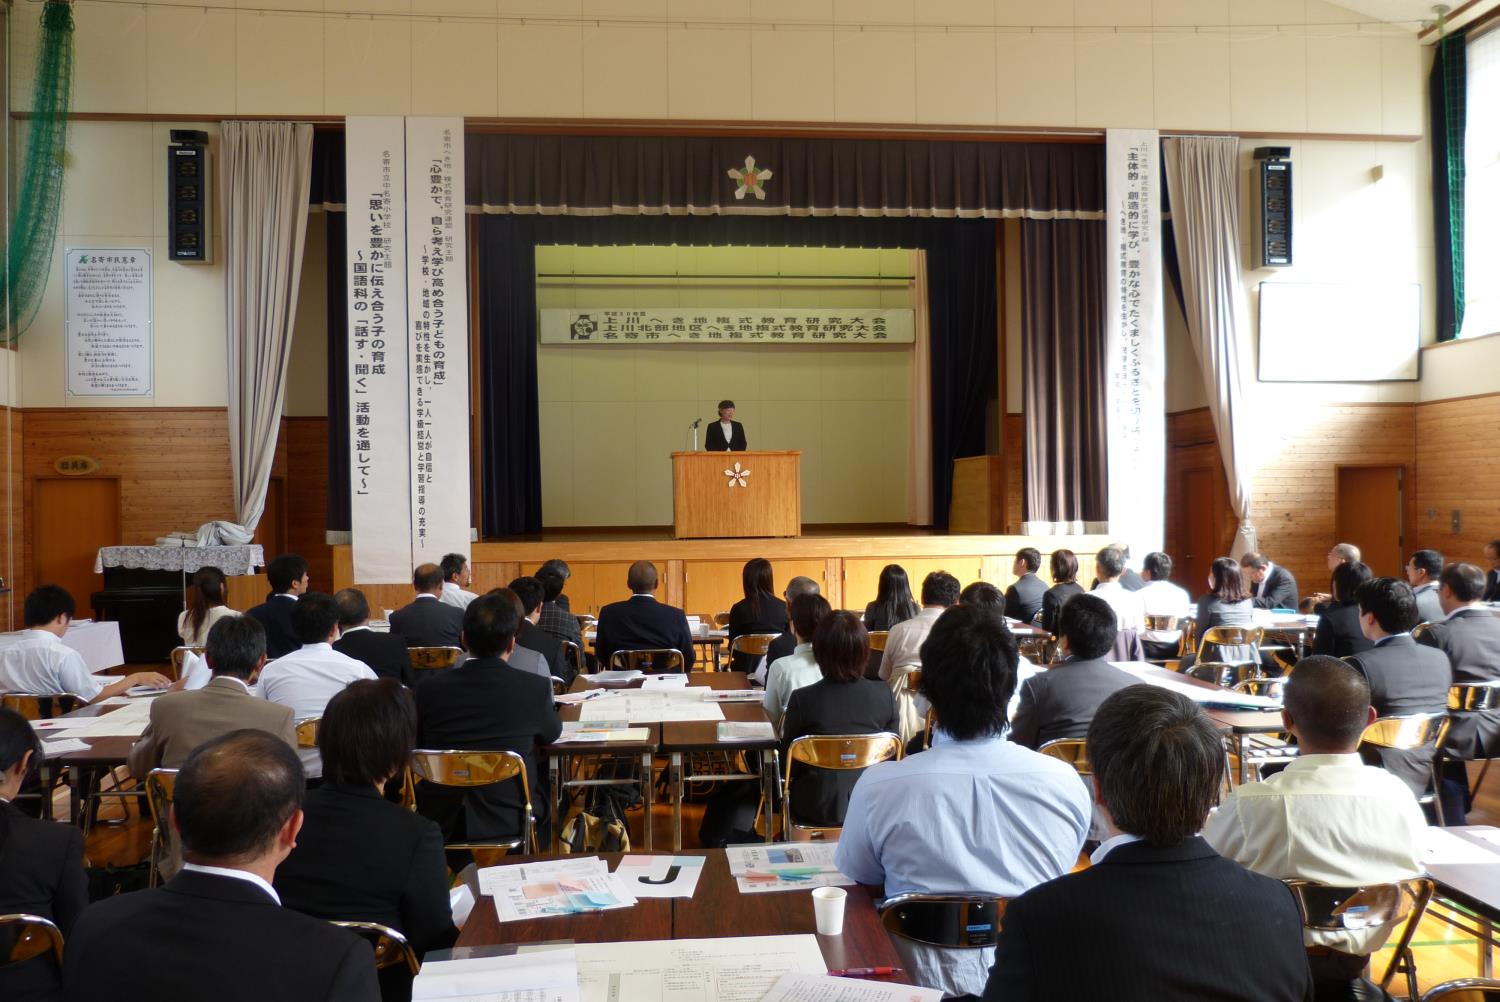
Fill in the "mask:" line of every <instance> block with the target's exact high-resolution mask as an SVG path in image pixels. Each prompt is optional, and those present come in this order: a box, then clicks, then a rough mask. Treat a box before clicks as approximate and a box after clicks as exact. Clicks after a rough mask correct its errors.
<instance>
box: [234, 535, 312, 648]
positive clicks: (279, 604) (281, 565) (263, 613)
mask: <svg viewBox="0 0 1500 1002" xmlns="http://www.w3.org/2000/svg"><path fill="white" fill-rule="evenodd" d="M266 578H267V579H268V580H269V581H270V582H271V594H270V595H269V596H267V597H266V600H265V601H264V602H262V603H261V604H260V605H256V606H252V607H251V608H250V610H249V611H248V612H246V613H245V615H247V616H251V617H253V618H254V619H256V620H257V621H259V623H260V625H261V626H263V627H265V629H266V657H268V658H272V659H275V658H279V657H281V656H282V655H283V654H290V653H292V651H295V650H296V649H297V648H298V647H300V646H302V645H301V644H299V643H298V642H297V636H296V634H295V632H294V631H293V630H292V610H293V609H295V608H296V607H297V605H296V603H297V599H298V597H299V596H301V595H302V594H303V593H305V592H306V591H307V589H308V588H310V587H312V579H311V578H309V577H308V574H307V561H306V560H303V559H302V558H301V557H299V556H297V554H295V553H283V554H281V555H280V556H278V557H275V558H273V559H272V560H271V562H270V563H269V564H268V565H266Z"/></svg>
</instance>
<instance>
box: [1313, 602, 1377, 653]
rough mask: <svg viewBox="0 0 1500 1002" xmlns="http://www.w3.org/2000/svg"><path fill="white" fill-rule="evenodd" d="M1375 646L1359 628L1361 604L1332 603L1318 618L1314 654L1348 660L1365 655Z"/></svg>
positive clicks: (1314, 638)
mask: <svg viewBox="0 0 1500 1002" xmlns="http://www.w3.org/2000/svg"><path fill="white" fill-rule="evenodd" d="M1373 646H1375V645H1374V644H1372V643H1370V641H1369V640H1367V639H1365V633H1364V631H1363V630H1361V629H1360V628H1359V603H1357V602H1330V603H1329V604H1328V605H1327V606H1325V607H1324V608H1323V611H1322V613H1321V614H1320V615H1319V616H1318V632H1317V635H1316V636H1315V637H1313V653H1314V654H1331V655H1332V656H1334V657H1336V658H1347V657H1349V656H1350V655H1352V654H1363V653H1364V652H1365V651H1368V650H1369V649H1370V648H1371V647H1373Z"/></svg>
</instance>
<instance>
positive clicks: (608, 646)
mask: <svg viewBox="0 0 1500 1002" xmlns="http://www.w3.org/2000/svg"><path fill="white" fill-rule="evenodd" d="M634 650H679V651H681V652H682V657H683V660H684V661H685V663H686V667H687V668H688V669H689V670H691V669H692V667H693V635H692V633H691V631H689V630H688V623H687V616H685V615H683V612H682V610H681V609H679V608H677V607H676V606H672V605H665V604H663V603H661V602H658V601H657V600H656V599H655V598H653V597H652V596H650V595H635V596H632V597H631V598H628V599H626V600H625V601H623V602H611V603H610V604H609V605H606V606H605V607H604V608H603V609H600V610H599V630H598V634H597V635H596V636H595V638H594V651H595V652H596V653H597V654H598V655H599V664H600V665H601V666H603V667H608V665H609V658H610V655H612V654H614V652H615V651H634Z"/></svg>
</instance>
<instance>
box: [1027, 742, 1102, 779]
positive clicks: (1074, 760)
mask: <svg viewBox="0 0 1500 1002" xmlns="http://www.w3.org/2000/svg"><path fill="white" fill-rule="evenodd" d="M1037 751H1039V752H1041V753H1042V754H1043V755H1047V756H1050V757H1052V758H1055V759H1057V760H1059V761H1061V762H1066V763H1068V764H1069V765H1071V766H1072V767H1073V768H1074V769H1075V770H1076V771H1077V772H1078V775H1080V776H1092V775H1093V774H1094V770H1093V768H1092V767H1091V766H1090V765H1089V752H1088V742H1086V741H1085V740H1084V739H1083V738H1054V739H1053V740H1051V741H1048V742H1047V743H1046V744H1044V745H1042V746H1041V747H1040V748H1038V749H1037Z"/></svg>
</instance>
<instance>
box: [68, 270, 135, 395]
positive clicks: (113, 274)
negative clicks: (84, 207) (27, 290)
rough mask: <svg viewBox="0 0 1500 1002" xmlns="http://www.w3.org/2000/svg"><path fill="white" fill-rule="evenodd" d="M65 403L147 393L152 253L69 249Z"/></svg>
mask: <svg viewBox="0 0 1500 1002" xmlns="http://www.w3.org/2000/svg"><path fill="white" fill-rule="evenodd" d="M64 260H66V261H67V269H66V270H67V305H66V313H65V318H64V326H65V327H66V330H67V337H66V342H67V352H68V370H67V372H68V375H67V384H66V390H67V395H68V396H70V397H144V396H150V395H151V392H152V389H151V388H152V373H153V364H152V339H151V322H152V317H151V251H150V250H149V249H148V248H145V247H68V248H66V250H65V251H64Z"/></svg>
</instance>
